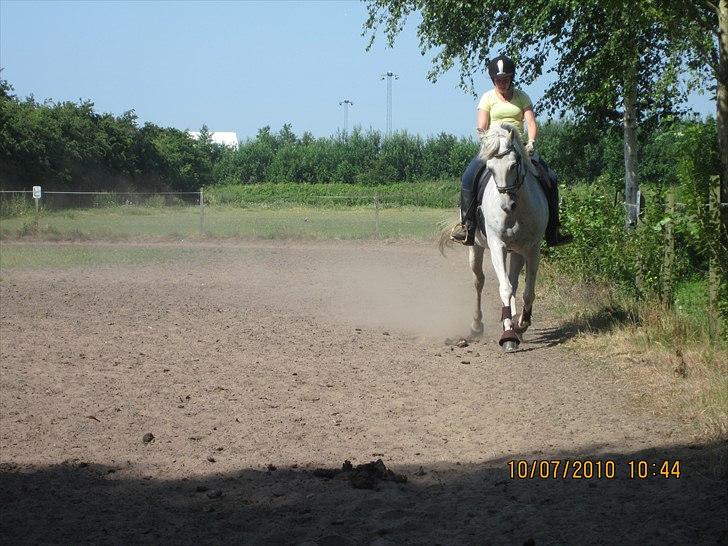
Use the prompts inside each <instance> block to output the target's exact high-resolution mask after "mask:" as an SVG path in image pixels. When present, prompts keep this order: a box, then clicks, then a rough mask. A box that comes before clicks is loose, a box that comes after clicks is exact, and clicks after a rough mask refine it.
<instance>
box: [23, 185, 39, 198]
mask: <svg viewBox="0 0 728 546" xmlns="http://www.w3.org/2000/svg"><path fill="white" fill-rule="evenodd" d="M26 187H27V186H26ZM33 199H40V186H33Z"/></svg>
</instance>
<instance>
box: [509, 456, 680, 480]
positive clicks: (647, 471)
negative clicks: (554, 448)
mask: <svg viewBox="0 0 728 546" xmlns="http://www.w3.org/2000/svg"><path fill="white" fill-rule="evenodd" d="M623 465H624V463H623V462H622V463H619V462H617V461H614V460H611V459H605V460H602V459H533V460H527V459H514V460H510V461H508V463H507V466H508V476H509V478H510V479H512V480H613V479H615V478H618V477H620V476H624V477H627V478H629V479H633V480H635V479H637V480H645V479H648V478H658V477H661V478H679V477H680V476H681V474H682V468H681V463H680V460H662V461H656V462H651V461H647V460H641V459H640V460H628V461H626V467H624V466H623Z"/></svg>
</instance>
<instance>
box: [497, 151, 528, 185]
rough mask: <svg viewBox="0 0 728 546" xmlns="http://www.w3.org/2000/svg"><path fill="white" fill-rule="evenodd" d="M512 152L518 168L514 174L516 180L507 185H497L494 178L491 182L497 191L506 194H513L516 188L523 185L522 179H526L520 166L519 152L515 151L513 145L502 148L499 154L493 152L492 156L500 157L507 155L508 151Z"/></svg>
mask: <svg viewBox="0 0 728 546" xmlns="http://www.w3.org/2000/svg"><path fill="white" fill-rule="evenodd" d="M511 152H514V153H515V155H516V168H517V169H518V174H517V175H516V181H515V183H513V184H510V185H508V186H503V187H501V186H499V185H498V184H496V183H495V179H494V180H493V184H495V187H496V189H497V190H498V193H501V194H503V193H508V194H514V193H515V192H516V191H518V189H519V188H520V187H521V186H523V181H524V180H525V179H526V176H525V175H526V173H525V172H524V171H523V169H522V167H523V165H522V163H521V162H522V158H521V155H520V154H519V153H517V152H516V151H515V148H514V147H513V146H509V147H508V148H506V149H505V150H503V151H502V152H501V153H499V154H495V155H494V156H493V157H497V158H498V159H501V158H503V157H505V156H507V155H508V154H509V153H511Z"/></svg>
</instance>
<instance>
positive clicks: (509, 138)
mask: <svg viewBox="0 0 728 546" xmlns="http://www.w3.org/2000/svg"><path fill="white" fill-rule="evenodd" d="M513 131H514V129H509V130H508V136H507V137H506V146H508V147H509V148H510V146H511V144H512V143H513Z"/></svg>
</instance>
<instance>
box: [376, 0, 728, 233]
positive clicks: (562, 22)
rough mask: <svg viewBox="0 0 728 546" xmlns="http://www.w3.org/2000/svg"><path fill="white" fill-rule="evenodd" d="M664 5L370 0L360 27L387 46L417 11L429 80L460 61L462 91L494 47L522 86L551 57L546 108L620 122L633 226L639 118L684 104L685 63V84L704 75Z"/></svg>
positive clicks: (605, 0)
mask: <svg viewBox="0 0 728 546" xmlns="http://www.w3.org/2000/svg"><path fill="white" fill-rule="evenodd" d="M726 1H728V0H720V2H721V4H722V3H724V2H726ZM687 2H688V0H680V1H679V2H678V3H687ZM663 4H665V5H668V4H670V0H650V1H646V2H641V3H639V4H635V3H634V2H632V1H630V0H580V1H571V0H540V1H539V0H534V1H532V2H523V1H521V0H518V1H517V0H500V1H496V0H472V1H467V0H369V2H368V18H367V21H366V23H365V25H364V26H365V32H370V34H371V38H370V46H371V43H372V42H373V40H374V38H375V33H376V31H377V30H378V29H381V28H383V29H384V33H385V36H386V40H387V43H388V45H390V46H392V45H393V44H394V41H395V38H396V36H397V35H398V34H399V32H400V31H401V30H402V28H403V27H404V24H405V21H406V20H407V18H408V17H409V16H410V15H411V14H413V13H415V12H417V13H419V14H420V15H421V18H422V20H421V22H420V23H419V25H418V30H417V33H418V37H419V39H420V48H421V50H422V53H423V54H425V53H426V52H427V51H429V50H431V49H439V51H438V52H437V53H436V55H435V56H434V58H433V60H432V63H433V68H432V70H431V71H430V73H429V77H430V79H432V80H435V79H437V77H438V76H439V75H440V74H442V73H443V72H445V71H446V70H449V69H450V68H452V67H453V66H455V65H456V64H459V66H460V83H461V86H462V87H463V88H465V89H467V90H472V81H473V80H472V77H473V74H474V73H475V72H480V71H482V70H484V68H485V64H486V62H487V60H488V58H489V57H490V54H491V51H493V50H494V49H496V47H499V48H500V49H501V50H502V51H504V52H506V53H508V54H509V55H510V56H512V57H513V58H514V59H515V60H516V61H517V62H519V64H520V66H521V69H520V74H519V76H518V77H519V78H520V79H522V80H523V81H524V82H525V83H531V82H532V81H534V80H535V79H536V78H537V77H538V76H540V75H541V73H542V71H543V69H544V65H545V63H546V60H547V59H548V58H549V55H555V58H556V64H555V65H554V66H553V68H552V69H551V71H552V72H555V73H556V74H557V75H558V79H557V81H556V82H555V83H554V84H552V85H551V86H550V87H549V88H548V89H547V90H546V93H545V95H544V97H543V99H542V101H541V102H540V103H539V105H543V106H544V107H545V109H546V110H547V111H548V112H551V113H553V112H557V111H558V112H560V113H562V114H563V113H564V112H565V111H570V112H571V113H572V115H573V116H574V117H575V118H576V119H577V120H581V121H590V122H593V123H600V124H609V123H614V122H615V121H616V120H619V119H621V122H622V128H623V134H624V162H625V190H626V191H625V199H626V204H627V209H628V219H627V223H628V224H629V225H634V223H636V219H637V210H636V204H637V193H636V191H637V188H638V178H637V174H638V169H637V131H636V127H637V124H638V123H639V122H640V121H643V120H645V119H647V118H649V117H651V116H652V117H659V116H660V115H663V114H665V113H666V112H669V111H672V110H673V104H679V103H681V102H682V100H683V99H684V98H685V96H686V93H687V92H688V90H689V88H690V86H689V85H688V86H687V87H686V86H685V85H684V80H683V79H682V78H681V75H682V74H683V69H684V68H687V69H688V71H692V73H693V74H694V75H695V78H694V79H692V80H691V81H690V82H688V83H689V84H694V83H696V82H697V83H699V82H700V81H702V78H701V76H704V70H703V69H704V67H702V66H701V65H700V64H699V63H696V62H695V59H696V58H699V56H696V55H694V53H695V51H696V49H699V48H698V44H700V47H701V48H702V47H704V45H703V44H702V42H699V39H698V38H697V37H696V32H695V30H691V31H690V32H689V33H688V35H686V36H680V37H677V36H676V33H679V32H680V31H682V30H684V27H685V26H686V24H685V23H680V24H679V25H678V24H677V23H675V21H674V20H675V19H676V18H677V17H678V12H677V10H673V9H667V8H666V7H665V6H663ZM701 51H702V50H701ZM620 106H621V111H620Z"/></svg>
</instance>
